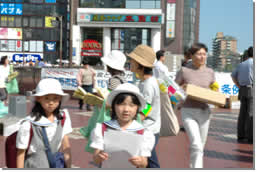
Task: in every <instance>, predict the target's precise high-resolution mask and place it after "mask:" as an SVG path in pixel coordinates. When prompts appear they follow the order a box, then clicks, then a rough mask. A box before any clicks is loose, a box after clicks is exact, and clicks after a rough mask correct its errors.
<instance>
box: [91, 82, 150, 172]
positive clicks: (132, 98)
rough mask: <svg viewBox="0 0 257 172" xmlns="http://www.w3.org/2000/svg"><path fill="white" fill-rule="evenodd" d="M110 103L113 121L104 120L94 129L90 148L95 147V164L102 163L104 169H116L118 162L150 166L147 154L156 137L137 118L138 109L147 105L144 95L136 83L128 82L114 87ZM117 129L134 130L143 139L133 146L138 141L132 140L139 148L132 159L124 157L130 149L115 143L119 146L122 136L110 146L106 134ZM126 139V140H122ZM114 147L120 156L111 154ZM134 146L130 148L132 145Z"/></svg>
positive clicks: (132, 132)
mask: <svg viewBox="0 0 257 172" xmlns="http://www.w3.org/2000/svg"><path fill="white" fill-rule="evenodd" d="M107 103H108V104H110V105H111V107H112V113H111V120H110V121H106V122H104V123H97V124H96V127H95V129H94V130H93V131H92V134H91V137H92V143H91V145H90V146H91V147H92V148H94V149H95V151H94V155H93V160H94V162H95V163H96V164H101V167H102V168H105V167H109V168H115V167H116V166H117V165H119V164H124V163H125V164H126V163H127V162H129V163H131V164H132V166H134V167H137V168H145V167H146V166H147V157H149V156H150V155H151V150H152V148H153V145H154V136H153V133H152V132H151V131H148V130H147V129H145V128H144V127H143V125H142V124H140V123H139V122H137V121H136V118H137V115H138V112H139V111H140V110H141V109H142V107H144V106H145V100H144V97H143V95H142V94H141V93H140V92H139V89H138V87H136V86H135V85H133V84H130V83H125V84H121V85H119V86H118V87H117V88H116V89H114V90H113V91H112V92H110V94H109V95H108V97H107ZM111 130H113V131H117V132H118V134H120V135H122V134H123V133H131V134H133V135H137V136H139V137H140V138H141V140H140V142H138V144H136V145H133V144H134V143H135V140H129V142H130V144H132V145H133V146H132V147H133V149H135V150H137V151H136V152H137V153H136V154H134V155H131V154H130V157H129V159H126V160H124V161H125V162H123V161H122V158H123V157H124V156H126V154H127V153H128V152H130V151H129V148H128V147H122V148H119V147H120V146H117V147H116V146H115V145H119V144H120V142H121V141H118V142H117V140H119V139H120V137H118V136H117V138H116V137H115V138H113V143H110V144H111V145H108V144H107V143H106V142H105V141H106V140H107V139H106V138H105V139H104V137H107V136H106V134H107V132H108V131H111ZM123 142H126V141H124V140H123ZM109 146H111V147H112V149H113V150H117V149H118V150H119V151H118V153H120V154H118V157H114V156H115V154H112V155H110V154H109V153H108V152H110V151H111V150H110V149H108V147H109ZM130 149H131V148H130ZM111 158H112V159H113V158H114V159H115V158H120V159H118V160H119V161H120V162H119V161H117V162H114V163H113V164H108V163H110V161H108V160H109V159H111Z"/></svg>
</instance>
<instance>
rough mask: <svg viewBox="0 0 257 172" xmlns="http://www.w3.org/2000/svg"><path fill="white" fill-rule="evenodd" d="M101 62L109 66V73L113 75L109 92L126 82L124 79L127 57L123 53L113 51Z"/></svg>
mask: <svg viewBox="0 0 257 172" xmlns="http://www.w3.org/2000/svg"><path fill="white" fill-rule="evenodd" d="M101 61H102V62H103V63H104V64H105V65H106V66H107V72H109V73H110V74H111V78H110V79H109V80H108V90H109V91H112V90H113V89H115V88H116V87H117V86H118V85H120V84H123V83H125V82H126V80H125V78H124V76H125V73H124V71H125V69H124V66H125V63H126V56H125V55H124V54H123V53H122V52H121V51H119V50H112V51H111V52H110V53H109V54H108V55H107V56H104V57H103V58H101Z"/></svg>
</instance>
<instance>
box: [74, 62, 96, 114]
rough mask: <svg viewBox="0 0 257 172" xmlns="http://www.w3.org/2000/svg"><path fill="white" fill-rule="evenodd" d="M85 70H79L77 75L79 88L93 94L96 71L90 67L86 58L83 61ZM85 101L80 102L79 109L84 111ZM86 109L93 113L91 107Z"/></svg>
mask: <svg viewBox="0 0 257 172" xmlns="http://www.w3.org/2000/svg"><path fill="white" fill-rule="evenodd" d="M82 64H83V68H82V69H79V72H78V75H77V83H78V86H80V87H82V88H83V89H84V90H85V91H87V92H89V93H92V92H93V88H94V84H95V75H96V72H95V70H94V69H93V68H92V67H91V66H90V65H89V60H88V59H86V58H84V59H83V61H82ZM83 104H84V103H83V100H81V99H80V100H79V109H81V110H82V109H83ZM86 109H87V110H88V111H91V110H92V109H91V106H90V105H89V104H87V105H86Z"/></svg>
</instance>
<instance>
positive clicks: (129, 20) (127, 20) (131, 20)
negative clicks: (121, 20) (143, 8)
mask: <svg viewBox="0 0 257 172" xmlns="http://www.w3.org/2000/svg"><path fill="white" fill-rule="evenodd" d="M125 21H126V22H133V21H134V19H133V18H132V16H126V19H125Z"/></svg>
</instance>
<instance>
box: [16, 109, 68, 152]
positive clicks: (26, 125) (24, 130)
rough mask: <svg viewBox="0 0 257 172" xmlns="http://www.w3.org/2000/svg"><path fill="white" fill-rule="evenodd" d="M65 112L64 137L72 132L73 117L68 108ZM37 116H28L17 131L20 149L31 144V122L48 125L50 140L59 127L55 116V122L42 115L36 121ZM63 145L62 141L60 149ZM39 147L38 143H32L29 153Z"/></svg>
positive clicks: (47, 132)
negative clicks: (71, 117)
mask: <svg viewBox="0 0 257 172" xmlns="http://www.w3.org/2000/svg"><path fill="white" fill-rule="evenodd" d="M63 111H64V112H65V116H66V119H65V122H64V125H63V133H62V138H63V137H64V136H65V135H66V134H69V133H71V132H72V126H71V119H70V115H69V112H68V110H66V109H64V110H63ZM34 119H35V117H33V118H31V117H30V116H29V117H26V118H25V119H24V120H25V121H24V122H22V123H21V125H20V128H19V131H18V133H17V138H16V147H17V148H18V149H27V148H28V144H29V138H30V127H31V122H32V123H33V124H34V125H39V126H45V127H46V134H47V137H48V140H49V142H50V141H51V140H52V139H53V137H54V135H55V132H56V129H57V124H58V120H57V118H56V117H55V119H54V122H51V121H49V120H48V119H47V118H46V117H44V116H42V117H41V118H40V119H39V120H38V121H34ZM60 147H61V143H59V145H58V149H59V148H60ZM36 151H37V147H36V145H33V143H31V144H30V147H29V150H28V154H30V153H32V152H36Z"/></svg>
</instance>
